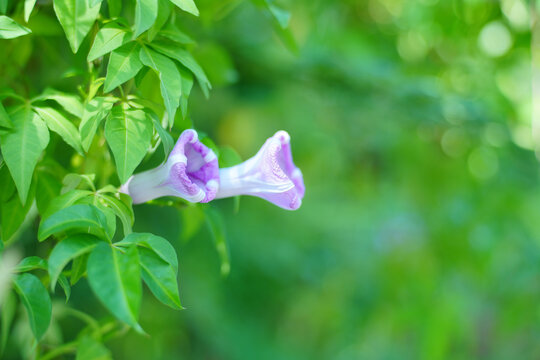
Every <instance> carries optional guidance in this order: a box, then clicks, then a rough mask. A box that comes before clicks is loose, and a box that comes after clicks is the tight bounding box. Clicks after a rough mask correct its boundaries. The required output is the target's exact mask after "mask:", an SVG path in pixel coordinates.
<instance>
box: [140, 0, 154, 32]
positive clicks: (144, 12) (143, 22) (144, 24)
mask: <svg viewBox="0 0 540 360" xmlns="http://www.w3.org/2000/svg"><path fill="white" fill-rule="evenodd" d="M136 1H137V2H136V4H135V37H137V36H139V35H140V34H142V33H143V32H145V31H146V30H148V29H150V27H152V25H154V22H155V21H156V19H157V16H158V0H136Z"/></svg>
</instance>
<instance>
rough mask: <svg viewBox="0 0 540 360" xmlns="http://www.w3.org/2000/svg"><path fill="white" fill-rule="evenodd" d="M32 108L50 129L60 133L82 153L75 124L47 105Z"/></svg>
mask: <svg viewBox="0 0 540 360" xmlns="http://www.w3.org/2000/svg"><path fill="white" fill-rule="evenodd" d="M34 110H35V111H36V112H37V113H38V115H39V116H40V117H41V118H42V119H43V121H45V123H46V124H47V126H48V127H49V129H50V130H51V131H54V132H55V133H57V134H58V135H60V136H61V137H62V139H64V141H65V142H66V143H67V144H68V145H70V146H71V147H72V148H74V149H75V150H76V151H77V152H78V153H79V154H81V155H84V151H83V148H82V144H81V138H80V135H79V132H78V131H77V128H76V127H75V125H73V124H72V123H71V122H70V121H69V120H68V119H66V118H65V117H64V115H62V114H60V113H59V112H58V111H56V110H55V109H53V108H49V107H36V108H34Z"/></svg>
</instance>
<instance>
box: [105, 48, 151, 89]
mask: <svg viewBox="0 0 540 360" xmlns="http://www.w3.org/2000/svg"><path fill="white" fill-rule="evenodd" d="M140 49H141V46H140V45H139V44H138V43H137V42H134V41H133V42H129V43H127V44H125V45H123V46H122V47H120V48H118V49H116V50H114V51H113V52H112V53H111V56H110V58H109V65H108V66H107V78H106V79H105V92H110V91H112V90H114V89H115V88H116V87H117V86H119V85H122V84H123V83H125V82H126V81H128V80H129V79H131V78H133V77H134V76H135V75H137V73H138V72H139V70H141V68H142V66H143V64H142V62H141V60H140V59H139V52H140Z"/></svg>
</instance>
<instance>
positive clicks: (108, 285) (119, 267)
mask: <svg viewBox="0 0 540 360" xmlns="http://www.w3.org/2000/svg"><path fill="white" fill-rule="evenodd" d="M87 272H88V282H89V283H90V287H91V288H92V290H93V291H94V293H95V294H96V296H97V297H98V299H99V300H100V301H101V302H102V303H103V305H105V307H106V308H107V309H108V310H109V311H110V312H111V313H112V314H113V315H114V316H116V317H117V318H118V319H119V320H121V321H123V322H125V323H126V324H128V325H130V326H131V327H133V328H134V329H135V330H137V331H139V332H143V330H142V328H141V327H140V325H139V324H138V322H137V318H138V316H139V307H140V303H141V297H142V285H141V273H140V266H139V254H138V252H137V248H136V246H131V247H129V248H127V249H125V250H124V252H121V251H120V250H118V249H117V248H115V247H113V246H111V245H109V244H107V243H101V244H99V245H98V246H97V247H96V248H95V249H94V250H93V251H92V252H91V253H90V256H89V258H88V264H87Z"/></svg>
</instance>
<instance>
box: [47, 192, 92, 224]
mask: <svg viewBox="0 0 540 360" xmlns="http://www.w3.org/2000/svg"><path fill="white" fill-rule="evenodd" d="M90 195H92V192H91V191H88V190H78V189H76V190H71V191H69V192H67V193H65V194H62V195H60V196H57V197H55V198H54V199H53V200H52V201H51V203H50V204H49V206H48V207H47V209H46V210H45V213H43V214H42V219H46V218H48V217H49V216H51V215H52V214H54V213H56V212H57V211H60V210H62V209H64V208H66V207H68V206H71V205H73V204H75V203H76V202H77V201H79V200H80V199H83V198H85V197H87V196H90Z"/></svg>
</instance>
